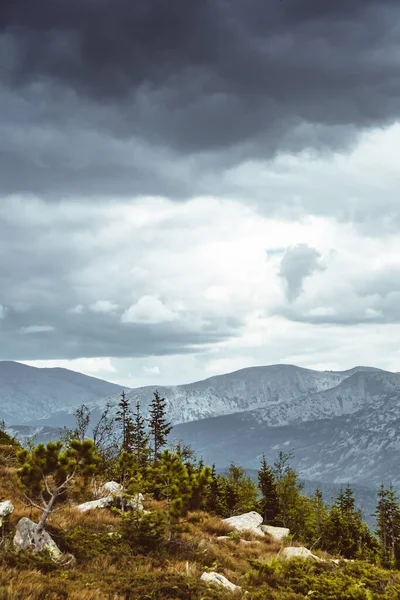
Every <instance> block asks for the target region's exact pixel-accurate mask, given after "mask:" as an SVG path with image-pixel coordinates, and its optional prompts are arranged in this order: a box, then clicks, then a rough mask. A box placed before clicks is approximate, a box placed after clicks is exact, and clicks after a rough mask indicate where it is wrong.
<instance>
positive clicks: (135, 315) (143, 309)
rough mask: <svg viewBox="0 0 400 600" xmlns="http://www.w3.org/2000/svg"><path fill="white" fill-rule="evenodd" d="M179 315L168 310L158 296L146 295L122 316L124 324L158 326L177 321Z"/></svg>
mask: <svg viewBox="0 0 400 600" xmlns="http://www.w3.org/2000/svg"><path fill="white" fill-rule="evenodd" d="M178 317H179V315H178V313H177V312H174V311H173V310H171V309H170V308H168V307H167V306H166V305H165V304H163V302H162V301H161V300H160V298H158V297H157V296H152V295H146V296H142V297H141V298H139V300H138V301H137V302H136V304H132V306H130V307H129V308H128V309H127V310H126V311H125V312H124V313H123V315H122V316H121V321H122V322H123V323H143V324H147V325H157V324H161V323H171V322H172V321H176V320H177V319H178Z"/></svg>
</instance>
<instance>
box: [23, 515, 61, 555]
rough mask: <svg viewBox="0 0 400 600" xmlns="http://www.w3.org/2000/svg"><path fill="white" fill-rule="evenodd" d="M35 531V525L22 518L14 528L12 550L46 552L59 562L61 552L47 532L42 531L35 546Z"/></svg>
mask: <svg viewBox="0 0 400 600" xmlns="http://www.w3.org/2000/svg"><path fill="white" fill-rule="evenodd" d="M36 529H37V525H36V523H34V522H33V521H31V520H30V519H28V518H27V517H22V519H20V520H19V521H18V524H17V527H16V531H15V535H14V540H13V542H14V548H15V549H16V550H35V551H36V552H43V550H47V551H48V552H49V553H50V555H51V557H52V558H53V559H54V560H57V561H58V560H60V559H61V557H62V552H61V550H60V549H59V547H58V546H57V544H56V543H55V541H54V540H53V538H52V537H51V536H50V535H49V534H48V533H47V531H42V533H41V536H40V538H39V540H38V545H36V546H35V533H36Z"/></svg>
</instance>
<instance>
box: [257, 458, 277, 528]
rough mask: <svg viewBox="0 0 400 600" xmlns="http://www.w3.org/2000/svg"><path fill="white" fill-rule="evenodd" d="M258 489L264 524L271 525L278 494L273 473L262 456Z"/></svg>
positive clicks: (275, 514) (275, 512) (275, 513)
mask: <svg viewBox="0 0 400 600" xmlns="http://www.w3.org/2000/svg"><path fill="white" fill-rule="evenodd" d="M258 489H259V490H260V492H261V500H260V506H261V512H262V515H263V518H264V523H272V522H273V521H274V519H275V518H276V516H277V514H278V494H277V491H276V482H275V474H274V471H273V469H272V467H271V466H270V465H269V464H268V463H267V460H266V458H265V455H264V454H263V457H262V459H261V467H260V470H259V471H258Z"/></svg>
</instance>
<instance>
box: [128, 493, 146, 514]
mask: <svg viewBox="0 0 400 600" xmlns="http://www.w3.org/2000/svg"><path fill="white" fill-rule="evenodd" d="M126 505H127V506H129V507H130V508H132V510H143V494H141V493H140V492H139V494H136V496H135V497H134V498H129V499H128V500H127V501H126Z"/></svg>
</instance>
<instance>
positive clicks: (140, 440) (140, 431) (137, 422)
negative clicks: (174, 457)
mask: <svg viewBox="0 0 400 600" xmlns="http://www.w3.org/2000/svg"><path fill="white" fill-rule="evenodd" d="M131 446H132V452H133V454H134V455H135V456H136V461H137V465H138V468H139V469H140V470H142V471H143V470H144V469H145V467H146V465H147V460H148V456H149V451H150V450H149V436H148V433H147V431H146V421H145V419H144V417H143V415H142V414H141V412H140V403H139V401H137V402H136V411H135V412H134V414H133V417H132V431H131Z"/></svg>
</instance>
